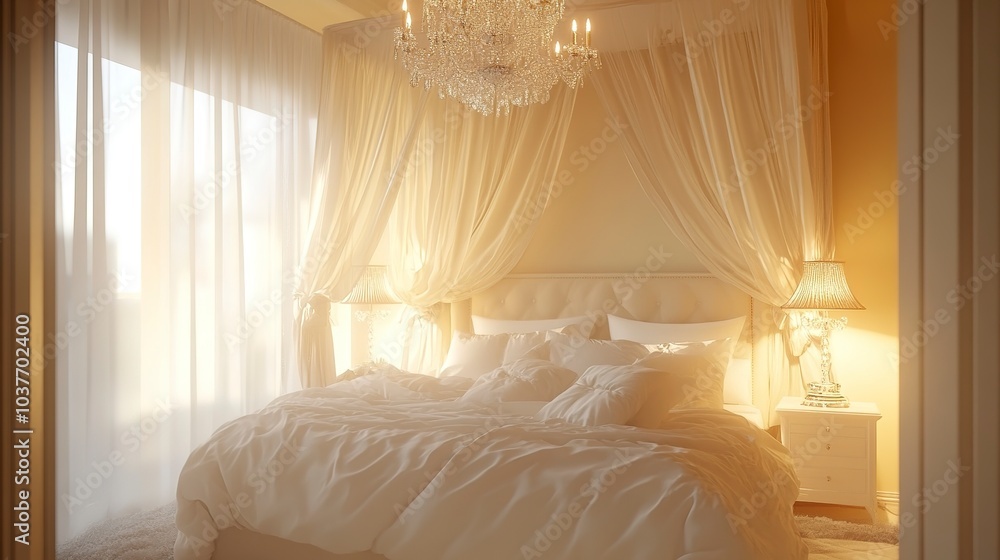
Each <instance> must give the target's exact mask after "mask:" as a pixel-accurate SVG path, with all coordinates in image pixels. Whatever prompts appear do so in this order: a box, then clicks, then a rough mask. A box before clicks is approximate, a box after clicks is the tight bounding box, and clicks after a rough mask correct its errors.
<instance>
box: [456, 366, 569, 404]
mask: <svg viewBox="0 0 1000 560" xmlns="http://www.w3.org/2000/svg"><path fill="white" fill-rule="evenodd" d="M574 381H576V373H574V372H572V371H571V370H568V369H566V368H561V367H559V366H557V365H555V364H553V363H552V362H549V361H547V360H537V359H533V358H526V359H523V360H518V361H516V362H513V363H509V364H504V365H502V366H500V367H498V368H497V369H495V370H493V371H491V372H489V373H487V374H485V375H483V376H481V377H480V378H479V379H477V380H476V382H475V383H474V384H473V385H472V387H471V388H469V390H468V391H466V393H465V394H464V395H462V396H461V397H460V398H459V399H458V400H460V401H473V402H481V403H498V402H510V401H545V402H548V401H551V400H552V399H554V398H556V396H558V395H559V394H560V393H562V392H563V391H565V390H566V388H567V387H569V386H570V385H572V384H573V382H574Z"/></svg>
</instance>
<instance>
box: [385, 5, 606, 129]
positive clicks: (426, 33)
mask: <svg viewBox="0 0 1000 560" xmlns="http://www.w3.org/2000/svg"><path fill="white" fill-rule="evenodd" d="M564 9H565V2H564V0H423V10H422V22H421V23H422V26H423V29H422V31H421V32H420V33H419V34H418V33H415V32H414V30H413V29H414V26H413V17H412V15H411V13H410V10H409V7H408V5H407V2H406V0H404V2H403V25H402V26H401V27H399V28H397V29H396V34H395V40H396V58H397V59H399V60H401V61H402V64H403V68H405V69H406V70H407V71H408V72H409V75H410V84H411V85H412V86H417V85H418V84H420V83H421V82H422V83H423V85H424V88H425V89H430V88H431V87H432V86H437V88H438V95H439V96H440V97H441V98H442V99H443V98H444V97H446V96H447V97H452V98H454V99H456V100H458V101H460V102H461V103H463V104H465V105H467V106H469V107H470V108H471V109H472V110H474V111H477V112H479V113H482V114H483V115H491V114H493V115H501V114H508V113H509V112H510V107H511V105H514V106H519V107H523V106H526V105H530V104H533V103H545V102H546V101H548V100H549V92H550V90H551V89H552V88H553V87H554V86H555V85H556V83H557V82H559V80H562V81H563V82H565V83H566V84H567V85H568V86H569V87H570V88H574V89H575V88H578V87H580V86H581V85H582V84H583V78H584V76H586V74H587V73H589V72H590V71H591V70H592V69H595V68H600V66H601V61H600V58H599V57H598V53H597V51H596V50H594V49H593V48H592V47H591V46H590V40H591V37H590V35H591V24H590V20H589V19H588V20H587V21H586V24H585V25H586V28H585V35H584V40H583V43H580V41H579V38H578V32H577V22H576V20H573V23H572V32H573V42H572V44H571V45H566V46H565V47H563V46H562V45H560V44H559V43H558V42H556V44H555V49H554V50H553V48H552V46H551V45H552V37H553V35H554V32H555V29H556V26H557V25H558V24H559V21H560V20H562V17H563V11H564Z"/></svg>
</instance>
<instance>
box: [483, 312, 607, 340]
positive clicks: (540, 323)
mask: <svg viewBox="0 0 1000 560" xmlns="http://www.w3.org/2000/svg"><path fill="white" fill-rule="evenodd" d="M570 325H572V326H575V327H577V328H578V329H579V330H580V331H581V334H582V335H583V336H590V332H591V331H592V330H594V321H593V320H592V319H590V318H589V317H587V316H586V315H580V316H577V317H561V318H558V319H529V320H514V319H491V318H489V317H480V316H478V315H473V316H472V330H473V331H475V332H476V334H503V333H508V334H509V333H530V332H538V331H554V330H559V329H562V328H563V327H568V326H570Z"/></svg>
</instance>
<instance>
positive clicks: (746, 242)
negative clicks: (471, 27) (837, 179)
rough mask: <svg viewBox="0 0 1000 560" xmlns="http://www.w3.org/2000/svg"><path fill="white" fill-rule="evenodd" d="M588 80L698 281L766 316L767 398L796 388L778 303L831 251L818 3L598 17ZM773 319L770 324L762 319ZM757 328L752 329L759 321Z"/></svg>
mask: <svg viewBox="0 0 1000 560" xmlns="http://www.w3.org/2000/svg"><path fill="white" fill-rule="evenodd" d="M605 15H606V16H607V20H610V21H606V23H605V25H617V26H618V28H619V29H618V30H619V31H620V33H616V36H617V37H618V41H619V44H618V45H617V48H615V49H613V50H610V51H609V50H606V51H605V53H603V54H602V58H603V59H604V68H603V69H602V70H601V71H600V72H597V73H595V74H594V81H593V83H594V84H595V86H596V88H597V91H598V93H599V96H600V98H601V101H602V103H603V105H604V107H605V108H606V110H607V111H608V113H609V115H610V116H611V117H612V118H617V119H619V120H620V121H621V122H624V123H626V124H627V125H628V126H627V127H624V128H625V130H624V133H623V139H624V141H623V147H624V150H625V152H626V156H627V158H628V161H629V163H630V164H631V166H632V169H633V171H634V172H635V175H636V177H637V178H638V180H639V183H640V185H641V186H642V188H643V190H644V191H645V192H646V194H647V196H648V197H649V200H650V201H651V203H652V204H653V205H654V206H655V207H656V209H657V210H658V211H659V213H660V215H661V216H662V217H663V219H664V220H665V221H666V223H667V224H668V226H669V227H670V228H671V231H673V232H674V234H676V235H677V236H678V238H679V239H680V240H681V241H682V242H683V243H684V244H685V245H686V246H687V247H688V248H689V249H690V250H691V251H692V252H694V253H695V254H696V255H697V256H698V258H699V260H700V261H701V262H702V263H703V264H704V265H705V266H706V268H708V270H709V271H710V272H712V273H713V274H716V275H718V276H719V277H720V278H722V279H724V280H727V281H729V282H731V283H733V284H735V285H736V286H739V287H740V288H742V289H743V290H745V291H746V292H747V293H749V294H751V295H753V296H754V297H755V298H756V299H757V300H758V302H760V303H763V304H765V306H774V307H773V308H770V309H765V310H760V309H758V310H757V313H755V314H756V315H757V316H758V318H757V323H756V324H755V328H756V329H757V332H758V333H762V334H763V336H764V339H765V344H766V345H767V348H766V351H767V355H768V364H767V371H769V372H770V374H771V380H770V381H771V394H772V396H780V395H785V394H789V393H791V392H794V391H795V390H796V388H797V387H799V386H800V385H799V382H798V381H797V379H798V372H797V367H796V365H797V356H796V354H799V353H801V350H802V348H801V346H799V347H798V348H795V349H792V348H791V345H790V344H788V343H789V338H788V333H789V329H787V328H785V325H784V323H785V322H786V321H785V320H784V317H783V315H782V314H781V313H780V309H777V306H780V305H781V304H782V303H784V302H785V301H786V300H787V299H788V297H789V296H790V295H791V293H792V292H793V291H794V289H795V286H796V283H797V279H798V277H799V275H800V274H801V264H800V263H801V262H802V261H803V260H804V259H817V258H829V257H831V256H832V254H833V229H832V223H831V204H832V203H831V190H830V174H829V145H830V143H829V130H828V104H827V100H828V98H829V95H830V94H829V91H828V89H827V87H826V75H827V69H826V57H825V45H826V38H825V34H826V15H825V3H824V2H823V0H756V1H753V2H750V1H748V0H705V1H701V0H680V1H677V2H669V3H657V4H646V5H639V6H627V7H623V8H618V9H616V10H613V11H608V12H605ZM772 318H774V320H771V319H772ZM762 319H763V320H762Z"/></svg>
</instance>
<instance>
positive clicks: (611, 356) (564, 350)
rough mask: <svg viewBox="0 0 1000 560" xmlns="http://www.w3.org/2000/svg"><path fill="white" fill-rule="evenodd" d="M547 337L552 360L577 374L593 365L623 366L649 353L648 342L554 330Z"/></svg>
mask: <svg viewBox="0 0 1000 560" xmlns="http://www.w3.org/2000/svg"><path fill="white" fill-rule="evenodd" d="M548 338H549V360H550V361H552V363H554V364H556V365H558V366H560V367H564V368H568V369H571V370H573V371H575V372H576V373H577V374H578V375H583V373H584V372H586V371H587V368H589V367H591V366H599V365H611V366H624V365H628V364H631V363H633V362H635V361H636V360H638V359H639V358H642V357H643V356H646V355H648V354H649V350H647V349H646V347H645V346H643V345H642V344H639V343H638V342H631V341H628V340H594V339H590V338H584V337H582V336H576V335H569V334H562V333H554V332H550V333H549V335H548Z"/></svg>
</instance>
